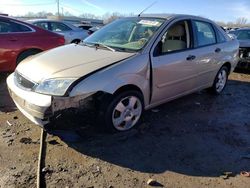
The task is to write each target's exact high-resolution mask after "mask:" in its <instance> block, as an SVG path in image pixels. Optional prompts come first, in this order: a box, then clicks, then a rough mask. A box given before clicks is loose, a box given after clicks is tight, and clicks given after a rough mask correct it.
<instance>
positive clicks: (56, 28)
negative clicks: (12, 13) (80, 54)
mask: <svg viewBox="0 0 250 188" xmlns="http://www.w3.org/2000/svg"><path fill="white" fill-rule="evenodd" d="M28 22H29V23H31V24H33V25H35V26H38V27H41V28H43V29H46V30H49V31H53V32H56V33H59V34H61V35H63V36H64V38H65V41H66V43H67V44H69V43H79V42H81V40H83V39H85V38H86V37H87V36H88V31H87V30H83V29H81V28H78V27H76V26H74V25H72V24H70V23H68V22H65V21H57V20H48V19H37V20H28Z"/></svg>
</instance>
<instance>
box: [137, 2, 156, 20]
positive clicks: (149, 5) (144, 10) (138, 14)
mask: <svg viewBox="0 0 250 188" xmlns="http://www.w3.org/2000/svg"><path fill="white" fill-rule="evenodd" d="M155 3H157V1H155V2H153V3H152V4H150V5H149V6H148V7H146V8H145V9H143V11H141V13H140V14H138V17H140V16H141V14H142V13H143V12H145V11H146V10H148V9H149V8H151V7H152V6H153V5H154V4H155Z"/></svg>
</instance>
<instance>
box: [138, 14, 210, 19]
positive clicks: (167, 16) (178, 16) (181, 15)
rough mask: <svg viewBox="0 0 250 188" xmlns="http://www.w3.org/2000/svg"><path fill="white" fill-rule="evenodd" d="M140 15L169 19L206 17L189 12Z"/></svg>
mask: <svg viewBox="0 0 250 188" xmlns="http://www.w3.org/2000/svg"><path fill="white" fill-rule="evenodd" d="M140 17H151V18H163V19H167V20H169V19H171V18H185V17H192V18H193V19H195V18H197V19H205V20H208V19H206V18H203V17H200V16H194V15H189V14H141V15H140Z"/></svg>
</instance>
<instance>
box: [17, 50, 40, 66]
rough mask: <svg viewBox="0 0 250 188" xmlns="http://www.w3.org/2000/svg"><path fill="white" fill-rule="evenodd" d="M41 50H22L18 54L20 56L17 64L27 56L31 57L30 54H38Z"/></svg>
mask: <svg viewBox="0 0 250 188" xmlns="http://www.w3.org/2000/svg"><path fill="white" fill-rule="evenodd" d="M40 52H41V50H35V49H34V50H26V51H24V52H22V53H21V54H20V55H19V56H18V58H17V60H16V65H18V64H19V63H20V62H21V61H23V60H24V59H25V58H27V57H29V56H31V55H35V54H38V53H40Z"/></svg>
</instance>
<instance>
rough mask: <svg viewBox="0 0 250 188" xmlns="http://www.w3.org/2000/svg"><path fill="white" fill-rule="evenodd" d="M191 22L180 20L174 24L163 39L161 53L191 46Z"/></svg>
mask: <svg viewBox="0 0 250 188" xmlns="http://www.w3.org/2000/svg"><path fill="white" fill-rule="evenodd" d="M190 41H191V40H190V31H189V22H188V21H180V22H177V23H175V24H174V25H172V26H171V27H170V28H169V29H168V30H167V32H166V33H165V34H164V35H163V37H162V39H161V44H162V45H161V54H164V53H167V52H173V51H179V50H185V49H188V48H190V46H191V45H190Z"/></svg>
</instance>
